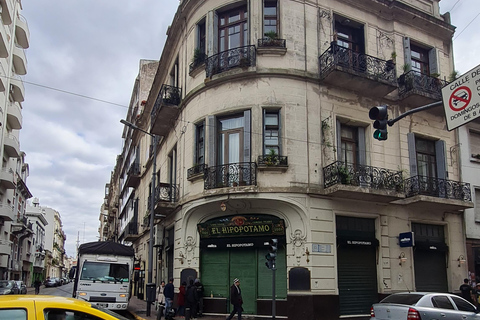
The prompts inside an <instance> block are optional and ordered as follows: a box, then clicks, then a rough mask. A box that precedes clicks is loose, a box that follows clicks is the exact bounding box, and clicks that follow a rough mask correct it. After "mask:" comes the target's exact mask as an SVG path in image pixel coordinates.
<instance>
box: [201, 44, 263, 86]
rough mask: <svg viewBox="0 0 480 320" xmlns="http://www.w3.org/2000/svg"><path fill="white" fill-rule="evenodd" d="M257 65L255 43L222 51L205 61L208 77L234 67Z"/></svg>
mask: <svg viewBox="0 0 480 320" xmlns="http://www.w3.org/2000/svg"><path fill="white" fill-rule="evenodd" d="M255 65H256V51H255V46H254V45H249V46H244V47H239V48H235V49H230V50H226V51H222V52H220V53H218V54H215V55H213V56H210V57H208V58H207V60H206V61H205V70H206V76H207V78H211V77H212V76H213V75H216V74H219V73H222V72H225V71H228V70H230V69H234V68H248V67H253V66H255Z"/></svg>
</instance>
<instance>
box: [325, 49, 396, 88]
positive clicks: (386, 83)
mask: <svg viewBox="0 0 480 320" xmlns="http://www.w3.org/2000/svg"><path fill="white" fill-rule="evenodd" d="M319 66H320V81H321V82H324V83H327V84H330V85H334V86H337V87H342V88H345V89H348V90H353V91H357V92H368V93H369V94H371V95H374V96H377V97H383V96H386V95H387V94H389V93H390V92H392V91H393V90H395V89H396V88H397V77H396V70H395V64H393V61H391V60H389V61H386V60H382V59H379V58H375V57H372V56H369V55H368V54H365V53H360V52H355V51H353V50H351V49H347V48H344V47H341V46H339V45H337V44H336V43H335V42H333V43H332V44H331V46H330V47H329V48H328V50H326V51H325V52H324V53H322V55H321V56H320V58H319Z"/></svg>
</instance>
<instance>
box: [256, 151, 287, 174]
mask: <svg viewBox="0 0 480 320" xmlns="http://www.w3.org/2000/svg"><path fill="white" fill-rule="evenodd" d="M257 164H258V165H257V167H258V170H263V171H287V169H288V157H286V156H281V155H278V154H267V155H261V156H258V160H257Z"/></svg>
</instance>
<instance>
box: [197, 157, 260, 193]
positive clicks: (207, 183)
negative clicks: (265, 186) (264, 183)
mask: <svg viewBox="0 0 480 320" xmlns="http://www.w3.org/2000/svg"><path fill="white" fill-rule="evenodd" d="M203 178H204V189H205V190H209V189H217V188H226V187H241V186H256V185H257V164H256V163H255V162H239V163H228V164H223V165H219V166H212V167H207V168H205V171H204V177H203Z"/></svg>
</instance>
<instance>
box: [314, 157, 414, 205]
mask: <svg viewBox="0 0 480 320" xmlns="http://www.w3.org/2000/svg"><path fill="white" fill-rule="evenodd" d="M323 179H324V188H325V194H326V195H328V196H332V197H340V198H349V199H358V200H365V201H375V202H385V203H387V202H391V201H394V200H398V199H403V198H405V194H404V189H403V177H402V172H401V171H394V170H389V169H385V168H378V167H372V166H367V165H360V164H357V165H353V164H348V163H344V162H342V161H336V162H334V163H332V164H330V165H328V166H326V167H324V168H323Z"/></svg>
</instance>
